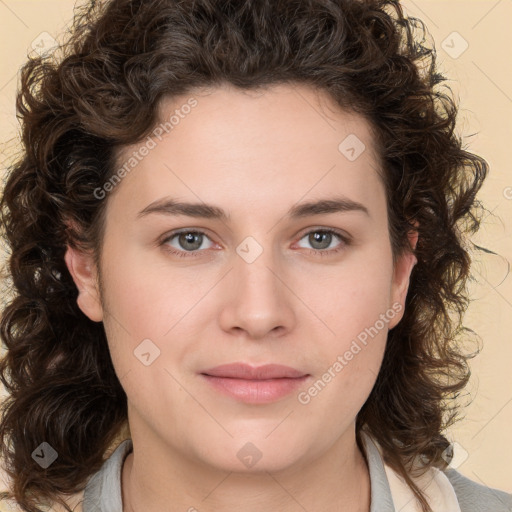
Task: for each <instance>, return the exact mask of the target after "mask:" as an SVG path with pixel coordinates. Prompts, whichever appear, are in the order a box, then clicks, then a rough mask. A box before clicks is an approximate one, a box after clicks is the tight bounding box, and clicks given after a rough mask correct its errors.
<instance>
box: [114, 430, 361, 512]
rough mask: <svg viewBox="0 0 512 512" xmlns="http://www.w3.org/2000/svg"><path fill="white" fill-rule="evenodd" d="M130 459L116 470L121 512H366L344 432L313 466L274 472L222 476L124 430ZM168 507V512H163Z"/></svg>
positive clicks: (353, 450)
mask: <svg viewBox="0 0 512 512" xmlns="http://www.w3.org/2000/svg"><path fill="white" fill-rule="evenodd" d="M131 436H132V441H133V446H134V451H133V452H132V453H130V454H129V455H128V456H127V458H126V459H125V462H124V464H123V468H122V498H123V512H157V511H158V512H161V511H162V510H171V511H173V512H174V511H187V512H232V511H233V512H234V511H238V510H240V507H241V504H242V503H243V510H244V512H261V511H262V510H279V511H282V512H298V511H304V510H307V511H310V512H313V511H315V510H322V511H323V512H337V511H340V510H343V511H344V512H369V511H370V477H369V471H368V467H367V465H366V461H365V459H364V457H363V455H362V454H361V452H360V451H359V449H358V447H357V444H356V442H355V432H354V430H353V429H352V430H350V431H349V432H346V433H345V434H344V435H343V436H342V437H340V438H339V440H338V441H337V442H336V443H335V444H334V445H333V446H332V447H331V448H330V449H329V450H328V452H326V453H323V454H321V455H320V456H318V457H316V458H309V459H308V460H307V461H306V460H304V461H302V462H297V463H296V464H294V465H292V466H289V467H287V468H286V469H283V470H280V471H272V472H269V471H266V470H263V471H261V470H260V471H259V472H256V473H238V472H233V471H222V470H221V469H219V468H216V467H212V466H211V465H207V464H204V463H202V462H201V461H197V460H192V458H191V457H190V456H187V454H184V453H182V452H180V451H179V450H178V449H175V447H173V446H170V445H169V444H165V443H164V442H163V440H162V439H161V438H160V437H157V436H153V437H152V436H151V434H150V433H149V432H148V431H146V430H144V429H142V430H141V429H133V428H132V429H131ZM170 504H171V505H170Z"/></svg>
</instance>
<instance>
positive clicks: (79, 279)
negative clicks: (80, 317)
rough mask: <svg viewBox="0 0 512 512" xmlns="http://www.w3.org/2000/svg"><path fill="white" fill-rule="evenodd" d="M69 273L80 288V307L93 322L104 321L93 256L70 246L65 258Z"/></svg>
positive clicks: (78, 299)
mask: <svg viewBox="0 0 512 512" xmlns="http://www.w3.org/2000/svg"><path fill="white" fill-rule="evenodd" d="M64 260H65V262H66V266H67V267H68V270H69V273H70V274H71V277H72V278H73V281H74V282H75V285H76V287H77V288H78V297H77V299H76V301H77V304H78V307H79V308H80V309H81V310H82V312H83V313H84V314H85V315H86V316H87V317H88V318H89V319H91V320H92V321H93V322H101V321H102V320H103V308H102V305H101V300H100V294H99V289H98V284H97V270H96V265H95V264H94V260H93V257H92V255H90V254H89V253H85V252H82V251H80V250H78V249H75V248H73V247H71V246H69V245H68V247H67V250H66V254H65V256H64Z"/></svg>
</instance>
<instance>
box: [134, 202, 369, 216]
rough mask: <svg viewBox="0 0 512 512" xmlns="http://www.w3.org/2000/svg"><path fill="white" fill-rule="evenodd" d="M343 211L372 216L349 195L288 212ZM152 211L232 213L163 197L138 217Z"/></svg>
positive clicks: (293, 213)
mask: <svg viewBox="0 0 512 512" xmlns="http://www.w3.org/2000/svg"><path fill="white" fill-rule="evenodd" d="M342 212H362V213H364V214H366V215H367V216H370V213H369V211H368V208H366V206H364V205H363V204H362V203H359V202H357V201H353V200H352V199H349V198H347V197H334V198H328V199H320V200H317V201H310V202H307V203H301V204H297V205H294V206H293V207H292V208H290V210H289V211H288V212H287V214H286V218H288V219H299V218H302V217H309V216H312V215H322V214H328V213H342ZM151 213H159V214H163V215H186V216H187V217H196V218H203V219H218V220H222V221H229V220H230V215H229V213H227V212H226V211H225V210H223V209H222V208H219V207H218V206H215V205H211V204H206V203H187V202H181V201H177V200H175V199H172V198H168V197H165V198H162V199H159V200H157V201H154V202H153V203H151V204H150V205H148V206H146V208H144V209H143V210H141V211H140V212H139V213H138V214H137V218H141V217H145V216H146V215H149V214H151Z"/></svg>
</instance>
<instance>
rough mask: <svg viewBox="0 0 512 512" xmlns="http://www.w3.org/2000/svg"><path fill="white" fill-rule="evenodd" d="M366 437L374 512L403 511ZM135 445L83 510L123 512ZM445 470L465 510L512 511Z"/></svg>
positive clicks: (118, 455) (504, 500)
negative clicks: (125, 470) (125, 474)
mask: <svg viewBox="0 0 512 512" xmlns="http://www.w3.org/2000/svg"><path fill="white" fill-rule="evenodd" d="M363 439H364V443H365V449H366V456H367V460H368V468H369V472H370V486H371V491H370V493H371V506H370V512H399V511H395V508H394V505H393V498H392V497H391V489H390V487H389V483H388V479H387V476H386V472H385V469H384V463H383V461H382V457H381V455H380V452H379V450H378V448H377V447H376V446H375V444H374V443H373V441H372V440H371V438H370V437H369V436H368V435H364V437H363ZM132 448H133V445H132V441H131V439H126V440H124V441H123V442H122V443H121V444H120V445H119V446H118V447H117V448H116V449H115V450H114V452H113V453H112V455H111V456H110V457H109V458H108V459H107V460H106V461H105V462H104V464H103V466H102V467H101V468H100V470H99V471H98V472H97V473H95V474H94V475H92V477H91V478H90V479H89V481H88V482H87V485H86V487H85V492H84V499H83V512H123V503H122V495H121V470H122V467H123V462H124V459H125V458H126V456H127V455H128V454H129V453H130V452H131V451H132ZM444 473H445V475H446V476H447V477H448V479H449V480H450V483H451V484H452V486H453V488H454V490H455V494H456V496H457V500H458V501H459V506H460V509H461V512H512V494H508V493H506V492H503V491H499V490H497V489H493V488H491V487H486V486H484V485H480V484H478V483H477V482H474V481H473V480H470V479H469V478H466V477H465V476H463V475H462V474H460V473H459V472H458V471H456V470H455V469H448V470H446V471H445V472H444ZM162 512H164V511H162Z"/></svg>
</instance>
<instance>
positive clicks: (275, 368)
mask: <svg viewBox="0 0 512 512" xmlns="http://www.w3.org/2000/svg"><path fill="white" fill-rule="evenodd" d="M201 373H203V374H205V375H210V376H212V377H227V378H232V379H246V380H265V379H282V378H298V377H304V376H305V375H307V374H306V373H304V372H301V371H299V370H296V369H295V368H291V367H290V366H284V365H281V364H264V365H263V366H257V367H254V366H251V365H249V364H246V363H229V364H221V365H220V366H215V367H214V368H210V369H208V370H205V371H203V372H201Z"/></svg>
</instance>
